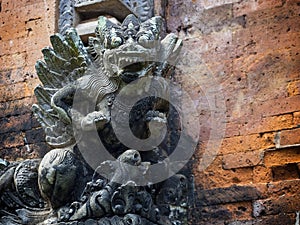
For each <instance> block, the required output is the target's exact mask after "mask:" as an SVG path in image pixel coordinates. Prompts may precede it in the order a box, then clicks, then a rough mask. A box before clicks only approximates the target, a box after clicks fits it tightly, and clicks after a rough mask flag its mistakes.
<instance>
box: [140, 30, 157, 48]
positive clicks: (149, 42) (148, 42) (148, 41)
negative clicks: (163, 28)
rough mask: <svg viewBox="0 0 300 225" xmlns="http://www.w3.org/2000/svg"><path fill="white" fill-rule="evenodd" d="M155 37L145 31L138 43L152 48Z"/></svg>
mask: <svg viewBox="0 0 300 225" xmlns="http://www.w3.org/2000/svg"><path fill="white" fill-rule="evenodd" d="M154 42H155V40H154V37H153V35H151V34H148V33H144V34H142V35H140V36H139V37H138V43H139V44H140V45H142V46H143V47H145V48H152V47H153V45H154Z"/></svg>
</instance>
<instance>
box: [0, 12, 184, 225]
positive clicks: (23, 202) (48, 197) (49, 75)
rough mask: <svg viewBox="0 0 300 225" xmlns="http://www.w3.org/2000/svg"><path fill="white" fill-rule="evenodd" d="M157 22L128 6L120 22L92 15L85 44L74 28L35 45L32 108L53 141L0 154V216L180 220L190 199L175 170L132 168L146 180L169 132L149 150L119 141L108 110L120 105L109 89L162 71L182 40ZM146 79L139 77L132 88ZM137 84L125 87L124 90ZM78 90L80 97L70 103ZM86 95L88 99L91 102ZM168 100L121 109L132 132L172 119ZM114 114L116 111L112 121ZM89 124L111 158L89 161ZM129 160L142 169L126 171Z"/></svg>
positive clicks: (164, 152)
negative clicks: (38, 52) (42, 148)
mask: <svg viewBox="0 0 300 225" xmlns="http://www.w3.org/2000/svg"><path fill="white" fill-rule="evenodd" d="M161 26H162V18H160V17H153V18H151V19H149V20H146V21H145V22H141V21H140V20H139V19H138V18H136V17H135V16H134V15H129V16H128V17H127V18H126V19H125V20H124V21H123V23H122V24H121V25H116V24H113V23H112V22H110V21H109V20H108V19H107V18H105V17H100V18H99V21H98V26H97V29H96V37H91V38H90V40H89V46H88V47H84V46H83V43H82V42H81V40H80V38H79V36H78V35H77V33H76V31H75V30H74V29H69V30H67V31H66V34H65V35H64V36H63V35H61V34H56V35H53V36H51V38H50V40H51V43H52V48H49V47H47V48H44V49H43V50H42V52H43V55H44V61H38V62H37V63H36V71H37V74H38V76H39V79H40V81H41V82H42V84H43V86H38V87H37V88H36V89H35V95H36V97H37V99H38V104H36V105H33V112H34V114H35V116H36V118H37V119H38V121H39V122H40V124H41V126H42V127H43V128H44V130H45V134H46V142H47V143H48V144H49V145H50V146H52V148H53V149H52V150H51V151H50V152H48V153H47V154H46V155H45V156H44V158H43V159H41V160H38V159H36V160H26V161H23V162H15V163H11V164H9V163H6V162H5V163H2V165H3V169H2V170H1V173H0V194H1V198H0V200H1V202H0V206H1V211H0V215H1V219H0V224H40V225H48V224H60V225H64V224H72V225H74V224H101V225H126V224H131V225H134V224H136V225H152V224H153V225H158V224H160V225H168V224H170V225H171V224H178V225H179V224H184V222H183V221H184V219H183V218H184V213H185V211H186V208H187V207H188V205H187V203H188V201H189V200H188V199H187V198H188V197H187V196H188V194H187V192H188V189H189V185H188V181H187V178H186V177H185V176H184V175H182V174H177V175H174V176H172V177H171V178H169V179H168V180H166V181H163V182H160V183H156V184H152V183H148V184H147V185H144V186H141V185H137V183H136V182H137V178H138V179H141V180H147V176H150V175H151V174H150V175H149V167H150V166H151V165H152V164H156V163H161V162H162V161H163V160H164V159H165V158H166V157H167V156H168V154H170V153H171V151H172V146H173V144H172V143H168V140H169V139H170V138H167V139H166V140H165V142H164V144H163V145H160V146H158V147H156V148H154V149H153V150H151V151H147V152H143V151H138V150H134V149H128V148H127V147H126V146H125V145H123V144H122V143H121V142H120V141H119V140H118V138H117V137H116V135H115V134H114V130H113V128H112V121H111V115H112V112H113V110H116V111H119V110H120V111H121V109H122V108H124V107H125V108H126V107H128V106H127V105H126V102H120V101H118V100H117V99H116V98H115V96H116V95H117V94H118V93H119V92H120V91H121V90H122V88H123V87H124V86H126V85H127V84H128V83H131V82H132V81H135V80H137V79H138V78H140V77H150V78H152V79H154V80H155V79H156V78H155V77H169V76H171V74H172V69H173V66H172V65H171V64H172V63H176V60H177V55H178V53H179V51H180V48H181V40H179V39H178V38H177V36H176V35H174V34H169V35H167V36H166V37H165V38H164V39H163V40H161V39H160V31H161ZM170 63H171V64H170ZM173 65H174V64H173ZM149 85H151V84H148V83H142V85H141V89H146V87H147V86H149ZM140 91H141V90H131V91H130V92H128V93H126V94H127V95H128V97H129V98H131V97H132V96H134V95H136V94H137V93H139V92H140ZM78 93H79V94H80V97H81V100H82V102H81V104H80V105H81V106H82V107H79V108H78V107H77V108H76V107H74V101H75V96H76V95H77V94H78ZM86 102H94V107H92V108H91V107H88V106H86V104H85V103H86ZM169 108H170V106H169V104H168V103H167V102H166V101H162V100H161V99H159V98H156V97H149V98H145V99H143V100H141V101H140V102H138V103H137V104H136V105H135V106H134V108H133V109H132V113H131V114H130V117H129V125H130V127H131V130H132V132H133V133H134V134H135V135H136V136H137V137H139V138H145V137H148V136H149V129H150V128H149V127H150V126H154V127H156V128H157V129H159V127H160V125H161V124H166V123H168V122H169V121H173V120H170V119H169ZM121 117H122V115H121V114H120V118H118V117H117V118H115V119H116V120H117V124H118V119H122V118H121ZM121 121H122V120H121ZM119 126H123V124H121V123H120V124H119ZM79 131H83V132H82V133H80V132H79ZM94 131H96V133H97V134H98V137H100V138H101V140H102V142H103V143H104V146H105V147H106V149H107V150H108V151H109V152H110V153H111V155H113V156H114V157H115V158H117V160H116V161H112V160H106V161H103V162H101V163H100V164H99V165H97V168H91V167H90V165H89V164H88V163H87V162H86V158H84V156H83V155H82V154H81V151H80V150H81V149H80V146H88V147H90V146H92V148H94V150H95V151H97V150H98V146H95V145H94V143H96V142H95V140H94V139H93V137H91V133H92V132H94ZM173 132H174V130H173ZM78 133H80V135H79V136H77V134H78ZM169 133H170V132H169ZM175 136H176V135H175ZM173 139H174V138H173ZM131 166H136V167H138V168H139V170H140V171H141V172H142V174H143V176H141V177H137V175H136V174H135V173H132V172H131V170H130V167H131ZM158 172H159V173H160V172H163V171H158ZM104 174H106V175H107V176H105V175H104ZM108 177H109V179H108Z"/></svg>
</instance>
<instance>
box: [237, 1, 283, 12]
mask: <svg viewBox="0 0 300 225" xmlns="http://www.w3.org/2000/svg"><path fill="white" fill-rule="evenodd" d="M280 6H282V0H269V1H263V0H259V1H255V0H248V1H240V2H238V3H236V4H234V7H233V13H234V16H241V15H247V14H251V13H252V12H254V11H262V10H264V9H267V10H268V9H272V8H274V7H280Z"/></svg>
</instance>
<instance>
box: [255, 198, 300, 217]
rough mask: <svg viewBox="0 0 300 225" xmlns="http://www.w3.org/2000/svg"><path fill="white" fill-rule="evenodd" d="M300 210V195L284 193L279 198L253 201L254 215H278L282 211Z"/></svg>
mask: <svg viewBox="0 0 300 225" xmlns="http://www.w3.org/2000/svg"><path fill="white" fill-rule="evenodd" d="M299 210H300V196H299V195H298V194H296V195H283V196H279V197H278V198H269V199H266V200H256V201H254V202H253V215H254V216H255V217H259V216H263V215H276V214H280V213H292V212H296V211H299Z"/></svg>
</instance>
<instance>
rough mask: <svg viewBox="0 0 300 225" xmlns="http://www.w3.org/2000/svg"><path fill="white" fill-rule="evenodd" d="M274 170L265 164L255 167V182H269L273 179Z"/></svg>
mask: <svg viewBox="0 0 300 225" xmlns="http://www.w3.org/2000/svg"><path fill="white" fill-rule="evenodd" d="M272 175H273V174H272V170H271V168H268V167H266V166H264V165H262V166H255V167H254V168H253V183H254V184H256V183H269V182H271V181H272V180H273V177H272Z"/></svg>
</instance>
